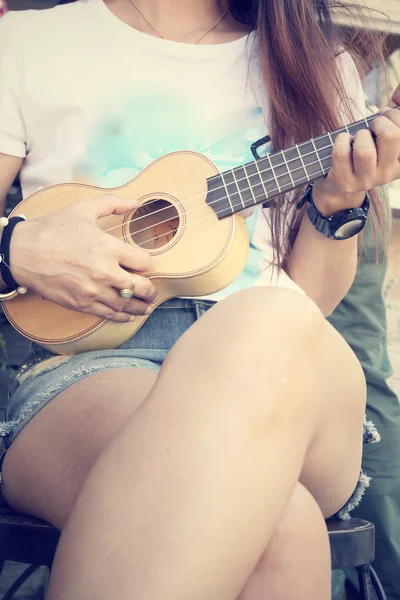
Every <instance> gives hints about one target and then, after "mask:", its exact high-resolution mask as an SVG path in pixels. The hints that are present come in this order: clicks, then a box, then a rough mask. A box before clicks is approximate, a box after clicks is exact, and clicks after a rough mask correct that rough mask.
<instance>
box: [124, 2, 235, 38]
mask: <svg viewBox="0 0 400 600" xmlns="http://www.w3.org/2000/svg"><path fill="white" fill-rule="evenodd" d="M130 1H131V3H132V4H133V6H134V7H135V8H136V10H137V11H138V13H139V14H140V15H141V17H142V18H143V19H144V20H145V21H146V23H147V25H149V27H151V28H152V30H153V31H155V32H156V34H157V35H158V37H160V38H161V39H162V40H165V37H164V36H163V35H161V33H160V32H159V31H157V29H156V28H155V27H154V25H152V24H151V23H150V21H149V20H148V18H147V17H146V16H145V15H144V14H143V13H142V11H141V10H140V8H139V7H138V6H137V4H136V2H135V0H130ZM227 14H228V11H227V10H226V11H225V12H224V13H223V14H222V15H221V16H220V17H219V19H218V21H217V22H216V23H214V25H212V26H211V27H210V28H209V29H207V31H206V32H205V33H203V34H202V35H201V36H200V37H199V39H198V40H196V41H195V42H193V43H194V44H198V43H199V42H201V40H202V39H203V38H205V37H206V35H208V34H209V33H211V31H214V29H216V28H217V27H218V25H219V24H220V23H221V21H222V20H223V19H225V17H226V15H227Z"/></svg>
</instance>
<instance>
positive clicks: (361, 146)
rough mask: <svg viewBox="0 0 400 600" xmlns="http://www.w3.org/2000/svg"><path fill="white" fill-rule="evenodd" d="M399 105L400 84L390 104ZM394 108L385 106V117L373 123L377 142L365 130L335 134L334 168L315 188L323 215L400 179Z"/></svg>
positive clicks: (399, 114)
mask: <svg viewBox="0 0 400 600" xmlns="http://www.w3.org/2000/svg"><path fill="white" fill-rule="evenodd" d="M398 104H400V85H399V86H398V87H397V88H396V90H395V92H394V94H393V96H392V100H391V102H390V106H391V107H392V108H393V107H395V106H397V105H398ZM391 107H384V108H383V109H382V110H381V113H382V116H380V117H377V118H376V119H374V120H373V121H372V122H371V124H370V129H371V132H373V133H374V135H375V136H376V139H375V141H374V138H373V137H372V135H371V132H370V131H368V130H366V129H365V130H362V131H359V132H358V133H356V135H355V136H354V138H353V137H352V136H351V135H349V134H347V133H341V134H339V135H338V136H337V137H336V139H335V144H334V148H333V153H332V168H331V170H330V171H329V173H328V175H327V177H325V178H324V179H322V180H319V181H316V182H315V185H314V191H313V200H314V203H315V204H316V206H317V208H318V210H319V211H320V212H321V213H322V214H323V215H324V216H329V215H331V214H334V213H335V212H338V211H340V210H344V209H346V208H353V207H357V206H361V205H362V203H363V201H364V197H365V193H366V191H367V190H370V189H372V188H374V187H377V186H380V185H384V184H387V183H390V182H392V181H394V180H396V179H399V178H400V161H399V156H400V110H392V108H391ZM352 142H353V143H352Z"/></svg>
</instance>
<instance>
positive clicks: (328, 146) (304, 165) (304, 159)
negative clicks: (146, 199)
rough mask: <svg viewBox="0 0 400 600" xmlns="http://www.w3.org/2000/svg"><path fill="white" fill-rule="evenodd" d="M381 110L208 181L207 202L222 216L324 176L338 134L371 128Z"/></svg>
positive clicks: (353, 132) (330, 165) (330, 162)
mask: <svg viewBox="0 0 400 600" xmlns="http://www.w3.org/2000/svg"><path fill="white" fill-rule="evenodd" d="M378 116H380V115H379V113H377V114H374V115H371V116H370V117H366V118H364V119H361V120H360V121H357V122H356V123H353V124H351V125H346V126H344V127H342V128H340V129H336V130H335V131H333V132H331V133H326V134H324V135H321V136H319V137H316V138H312V139H311V140H309V141H307V142H303V143H301V144H296V145H295V146H292V147H291V148H288V149H287V150H281V151H280V152H275V153H273V154H270V155H268V156H266V157H264V158H260V159H258V160H256V161H253V162H249V163H247V164H245V165H241V166H240V167H236V168H234V169H231V170H229V171H224V172H223V173H221V174H219V175H215V176H213V177H210V178H209V179H208V180H207V184H208V194H207V203H208V204H209V205H210V206H211V207H212V208H213V209H214V211H215V213H216V214H217V215H218V218H220V219H223V218H224V217H227V216H229V215H232V214H234V213H236V212H239V211H240V210H243V209H244V208H251V207H252V206H254V205H256V204H261V203H262V202H265V201H267V200H271V199H272V198H274V197H275V196H278V195H279V194H282V193H284V192H289V191H291V190H293V189H294V188H296V187H298V186H300V185H302V184H305V183H308V182H310V181H314V180H316V179H319V178H320V177H323V176H324V175H326V174H327V173H328V171H329V170H330V168H331V167H332V149H333V144H334V141H335V139H336V137H337V136H338V135H339V133H343V132H344V133H346V132H347V133H349V134H350V135H355V134H356V133H357V131H360V130H361V129H369V125H370V123H371V122H372V121H373V120H374V119H376V118H377V117H378Z"/></svg>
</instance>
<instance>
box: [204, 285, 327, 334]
mask: <svg viewBox="0 0 400 600" xmlns="http://www.w3.org/2000/svg"><path fill="white" fill-rule="evenodd" d="M213 311H215V313H217V312H218V313H219V314H218V320H219V323H220V325H221V327H223V328H224V333H225V334H229V332H232V333H233V332H235V335H236V336H237V335H243V336H246V335H247V336H248V335H251V336H252V338H257V337H259V338H260V339H261V340H262V341H263V342H264V343H265V342H266V341H269V340H271V338H273V336H279V339H280V340H282V339H285V338H286V337H287V338H289V339H290V340H293V339H294V338H295V337H296V336H297V335H301V336H302V335H304V334H305V333H306V332H310V331H315V329H318V328H319V327H320V326H321V325H325V319H324V317H323V315H322V312H321V311H320V309H319V308H318V306H317V305H316V304H315V303H314V302H313V301H312V300H311V299H310V298H308V297H307V296H305V295H303V294H300V293H298V292H293V291H291V290H288V289H282V288H276V287H255V288H249V289H246V290H242V291H240V292H237V293H236V294H232V295H231V296H228V297H227V298H225V299H224V300H223V301H221V302H219V303H217V304H216V305H215V306H214V307H213ZM210 312H211V311H210Z"/></svg>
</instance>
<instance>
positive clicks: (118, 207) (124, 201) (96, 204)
mask: <svg viewBox="0 0 400 600" xmlns="http://www.w3.org/2000/svg"><path fill="white" fill-rule="evenodd" d="M138 204H139V202H138V200H136V198H122V197H121V196H118V195H117V194H103V195H102V196H98V197H97V198H90V199H89V200H82V202H80V205H81V209H82V210H83V212H84V213H86V214H87V216H89V217H91V218H93V219H94V220H95V219H99V218H100V217H106V216H108V215H123V214H124V213H127V212H129V211H130V210H133V209H134V208H136V207H137V206H138Z"/></svg>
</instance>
